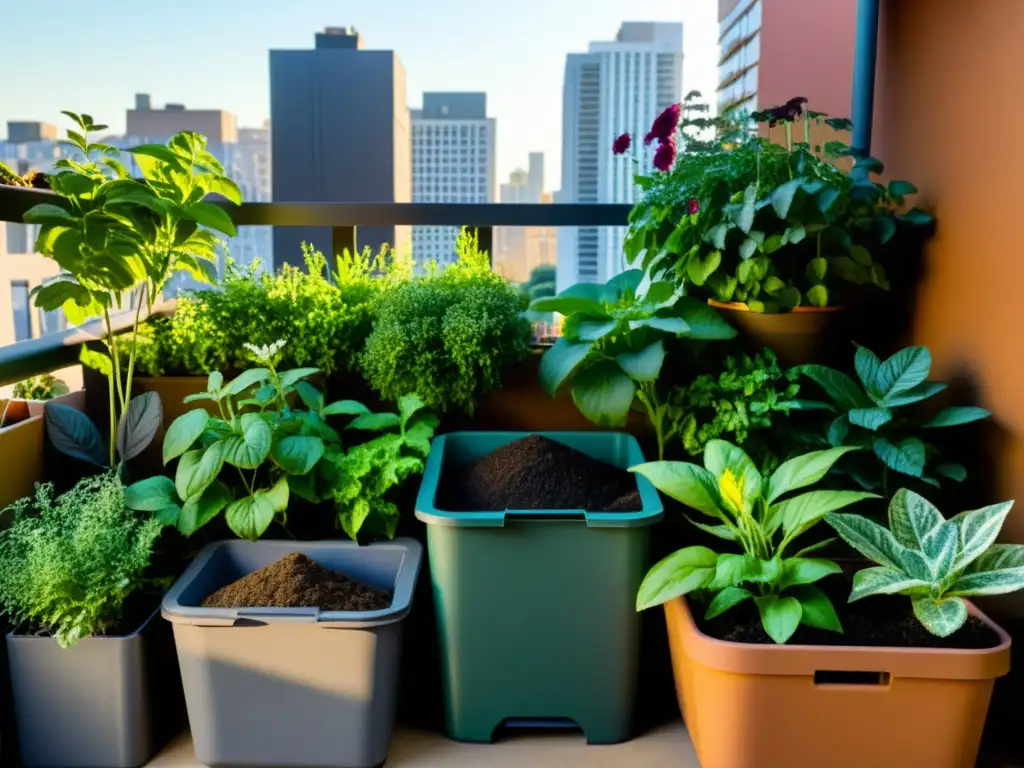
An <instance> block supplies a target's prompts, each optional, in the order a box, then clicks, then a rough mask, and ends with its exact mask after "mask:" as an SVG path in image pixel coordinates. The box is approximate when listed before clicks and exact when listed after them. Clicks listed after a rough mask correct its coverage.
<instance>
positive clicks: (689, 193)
mask: <svg viewBox="0 0 1024 768" xmlns="http://www.w3.org/2000/svg"><path fill="white" fill-rule="evenodd" d="M698 96H699V94H696V93H692V94H690V96H688V101H687V104H689V103H690V102H691V101H692V100H693V99H696V98H697V97H698ZM805 102H806V99H803V98H799V97H798V98H796V99H792V100H790V102H788V103H787V104H785V105H783V106H782V107H776V108H774V109H772V110H768V111H767V112H763V113H758V114H757V115H756V116H755V118H756V119H757V120H758V121H760V122H767V123H769V125H770V126H775V125H776V124H777V123H781V124H782V127H783V128H782V133H783V134H784V143H782V144H780V143H775V142H773V141H771V130H770V128H769V131H768V138H762V137H760V136H758V135H757V133H756V132H754V131H749V130H746V131H744V130H740V131H736V130H729V131H724V132H723V133H722V134H720V136H719V137H718V139H717V140H714V141H710V140H697V141H694V140H692V138H690V137H687V136H686V134H685V133H684V134H683V135H682V137H681V139H680V144H683V143H684V142H685V150H686V151H685V152H684V154H682V155H680V156H679V157H678V158H675V157H674V153H673V159H674V164H673V165H672V166H671V168H667V169H664V172H658V173H654V174H653V175H650V176H638V177H637V178H636V181H637V183H638V184H639V185H640V186H641V187H642V188H643V189H644V196H643V199H642V200H641V201H640V202H639V203H638V204H637V205H636V206H635V207H634V208H633V210H632V212H631V213H630V226H629V230H628V232H627V235H626V239H625V243H624V248H625V255H626V258H627V261H628V262H629V263H630V264H634V265H640V266H642V268H643V269H644V270H645V271H646V272H647V274H648V275H649V276H650V278H651V279H652V280H658V279H666V278H669V279H673V280H676V281H680V282H685V283H686V284H687V285H688V288H687V293H688V294H689V295H692V296H698V297H702V298H709V299H715V300H718V301H723V302H728V301H738V302H745V303H746V304H747V306H748V307H749V308H750V310H751V311H755V312H784V311H788V310H790V309H792V308H794V307H796V306H800V305H807V304H810V305H813V306H818V307H824V306H828V305H833V304H836V303H837V301H838V303H843V302H844V301H845V300H847V299H848V298H849V296H850V294H851V292H852V291H854V290H859V289H860V287H861V286H874V287H877V288H882V289H885V290H888V288H889V282H888V277H887V274H886V271H885V269H884V266H883V264H882V263H881V262H880V261H879V260H878V256H879V255H880V253H881V248H882V246H884V245H885V244H886V243H887V242H889V240H891V238H892V237H893V235H894V234H895V233H896V231H897V228H898V227H899V226H907V227H921V226H927V225H930V224H931V223H932V218H931V217H930V216H929V215H928V214H926V213H925V212H923V211H921V210H919V209H916V208H915V209H912V210H910V211H908V212H906V213H901V212H900V211H901V209H902V207H903V205H904V202H905V197H906V196H907V195H910V194H913V193H915V192H916V191H917V190H916V188H915V187H914V185H912V184H910V183H909V182H906V181H892V182H889V184H888V185H883V184H881V183H878V182H875V181H873V180H872V179H871V178H870V174H878V173H881V172H882V164H881V163H880V162H879V161H878V160H876V159H874V158H870V157H863V158H858V159H857V161H856V164H855V165H854V168H853V171H852V172H848V171H846V170H844V169H843V168H841V167H838V166H837V165H835V164H834V161H835V160H836V159H838V158H842V157H846V156H849V155H852V154H853V150H852V149H851V148H850V147H849V146H847V145H845V144H843V143H842V142H840V141H830V142H827V143H826V144H825V146H824V147H821V146H813V147H812V146H811V126H812V125H813V124H827V125H828V126H829V127H831V128H833V129H836V130H849V128H850V127H851V124H850V121H849V120H846V119H842V118H829V117H828V116H827V115H825V114H823V113H821V112H812V111H805V110H804V108H803V105H804V103H805ZM678 114H679V111H678V110H677V111H676V115H678ZM659 120H662V118H659ZM677 123H678V121H676V123H672V125H671V126H670V128H671V129H672V131H673V132H674V130H675V126H676V124H677ZM689 125H695V126H696V128H698V129H703V128H706V127H709V126H712V127H721V125H720V124H719V121H716V119H714V118H710V119H709V118H698V121H693V120H691V121H690V122H689ZM689 125H688V124H685V123H684V126H683V128H684V130H685V129H686V128H687V127H689ZM800 128H802V134H803V137H802V138H803V140H802V141H800V140H799V137H797V139H796V140H794V135H793V134H794V129H797V132H798V133H799V129H800ZM658 129H659V124H658V122H657V121H656V123H655V126H654V127H652V133H655V132H656V131H657V130H658ZM673 135H674V133H673ZM673 146H674V144H673Z"/></svg>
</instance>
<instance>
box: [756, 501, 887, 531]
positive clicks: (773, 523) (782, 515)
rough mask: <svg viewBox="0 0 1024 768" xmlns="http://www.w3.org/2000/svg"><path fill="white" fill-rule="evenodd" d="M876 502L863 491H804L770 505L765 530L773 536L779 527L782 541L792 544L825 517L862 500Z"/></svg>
mask: <svg viewBox="0 0 1024 768" xmlns="http://www.w3.org/2000/svg"><path fill="white" fill-rule="evenodd" d="M877 498H879V496H878V495H877V494H874V493H867V492H866V491H808V492H807V493H802V494H800V495H799V496H794V497H793V498H791V499H786V500H785V501H780V502H779V503H778V504H773V505H772V506H771V507H770V508H769V509H768V520H767V522H766V524H765V527H766V529H767V530H769V531H773V532H774V531H776V530H778V527H779V526H780V525H781V526H782V531H783V533H785V534H786V538H787V539H790V540H792V539H795V538H796V537H797V536H799V535H801V534H802V533H804V532H805V531H808V530H810V529H811V528H812V527H814V525H816V524H817V523H818V522H819V521H820V520H821V519H822V518H823V517H825V515H828V514H830V513H832V512H835V511H836V510H839V509H843V508H844V507H848V506H850V505H851V504H856V503H857V502H858V501H863V500H864V499H877Z"/></svg>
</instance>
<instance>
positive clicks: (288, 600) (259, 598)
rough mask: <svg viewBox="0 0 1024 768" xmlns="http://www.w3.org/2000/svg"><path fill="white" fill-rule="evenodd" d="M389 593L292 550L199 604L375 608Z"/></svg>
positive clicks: (385, 601)
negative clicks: (291, 552) (292, 552)
mask: <svg viewBox="0 0 1024 768" xmlns="http://www.w3.org/2000/svg"><path fill="white" fill-rule="evenodd" d="M391 597H392V595H391V592H389V591H387V590H385V589H378V588H377V587H371V586H369V585H368V584H363V583H362V582H360V581H356V580H355V579H352V578H349V577H348V576H346V575H345V574H344V573H339V572H338V571H332V570H331V569H329V568H325V567H324V566H322V565H320V564H319V563H317V562H316V561H315V560H311V559H310V558H308V557H306V556H305V555H303V554H299V553H294V554H291V555H285V556H284V557H282V558H281V559H280V560H277V561H275V562H273V563H271V564H270V565H268V566H266V567H265V568H260V569H259V570H258V571H253V572H252V573H250V574H248V575H247V576H243V577H242V578H240V579H238V580H237V581H235V582H232V583H231V584H228V585H227V586H226V587H221V588H220V589H218V590H217V591H216V592H214V593H213V594H212V595H210V596H208V597H207V598H206V599H205V600H203V607H204V608H320V609H321V610H325V611H379V610H383V609H384V608H388V607H390V605H391Z"/></svg>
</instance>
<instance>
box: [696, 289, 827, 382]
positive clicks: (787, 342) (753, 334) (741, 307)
mask: <svg viewBox="0 0 1024 768" xmlns="http://www.w3.org/2000/svg"><path fill="white" fill-rule="evenodd" d="M708 304H710V305H711V306H712V307H714V308H715V309H717V310H719V311H720V312H721V313H722V316H723V317H725V319H726V320H728V321H729V323H731V324H732V325H733V326H735V327H736V328H737V329H739V331H740V333H742V334H743V335H745V336H747V337H748V338H750V339H752V340H753V341H754V342H755V343H757V344H758V345H760V346H764V347H769V348H771V349H772V350H773V351H774V352H775V354H776V356H777V357H778V358H779V361H780V362H781V363H782V364H783V365H789V366H792V365H804V364H805V363H814V362H820V359H819V357H820V353H821V351H822V349H823V348H824V346H825V344H826V343H827V341H828V332H829V329H830V328H831V326H832V325H833V323H834V321H835V320H836V318H837V316H839V314H840V313H841V312H843V310H844V307H796V308H795V309H793V310H791V311H789V312H783V313H777V314H768V313H764V312H751V311H750V308H749V307H748V306H747V305H746V304H743V303H742V302H738V301H730V302H722V301H714V300H713V299H708Z"/></svg>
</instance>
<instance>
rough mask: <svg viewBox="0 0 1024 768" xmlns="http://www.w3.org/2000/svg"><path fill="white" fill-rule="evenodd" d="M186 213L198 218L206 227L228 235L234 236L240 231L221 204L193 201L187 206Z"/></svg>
mask: <svg viewBox="0 0 1024 768" xmlns="http://www.w3.org/2000/svg"><path fill="white" fill-rule="evenodd" d="M185 213H186V214H188V215H189V216H191V217H192V218H193V219H195V220H196V222H197V223H199V224H202V225H203V226H204V227H209V228H210V229H215V230H217V231H218V232H223V233H224V234H225V235H227V236H228V237H234V236H235V235H236V234H238V232H237V231H236V230H235V224H234V222H233V221H231V217H230V216H229V215H228V214H227V212H225V211H224V209H223V208H221V207H220V206H217V205H214V204H213V203H203V202H199V203H192V204H191V205H188V206H185Z"/></svg>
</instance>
